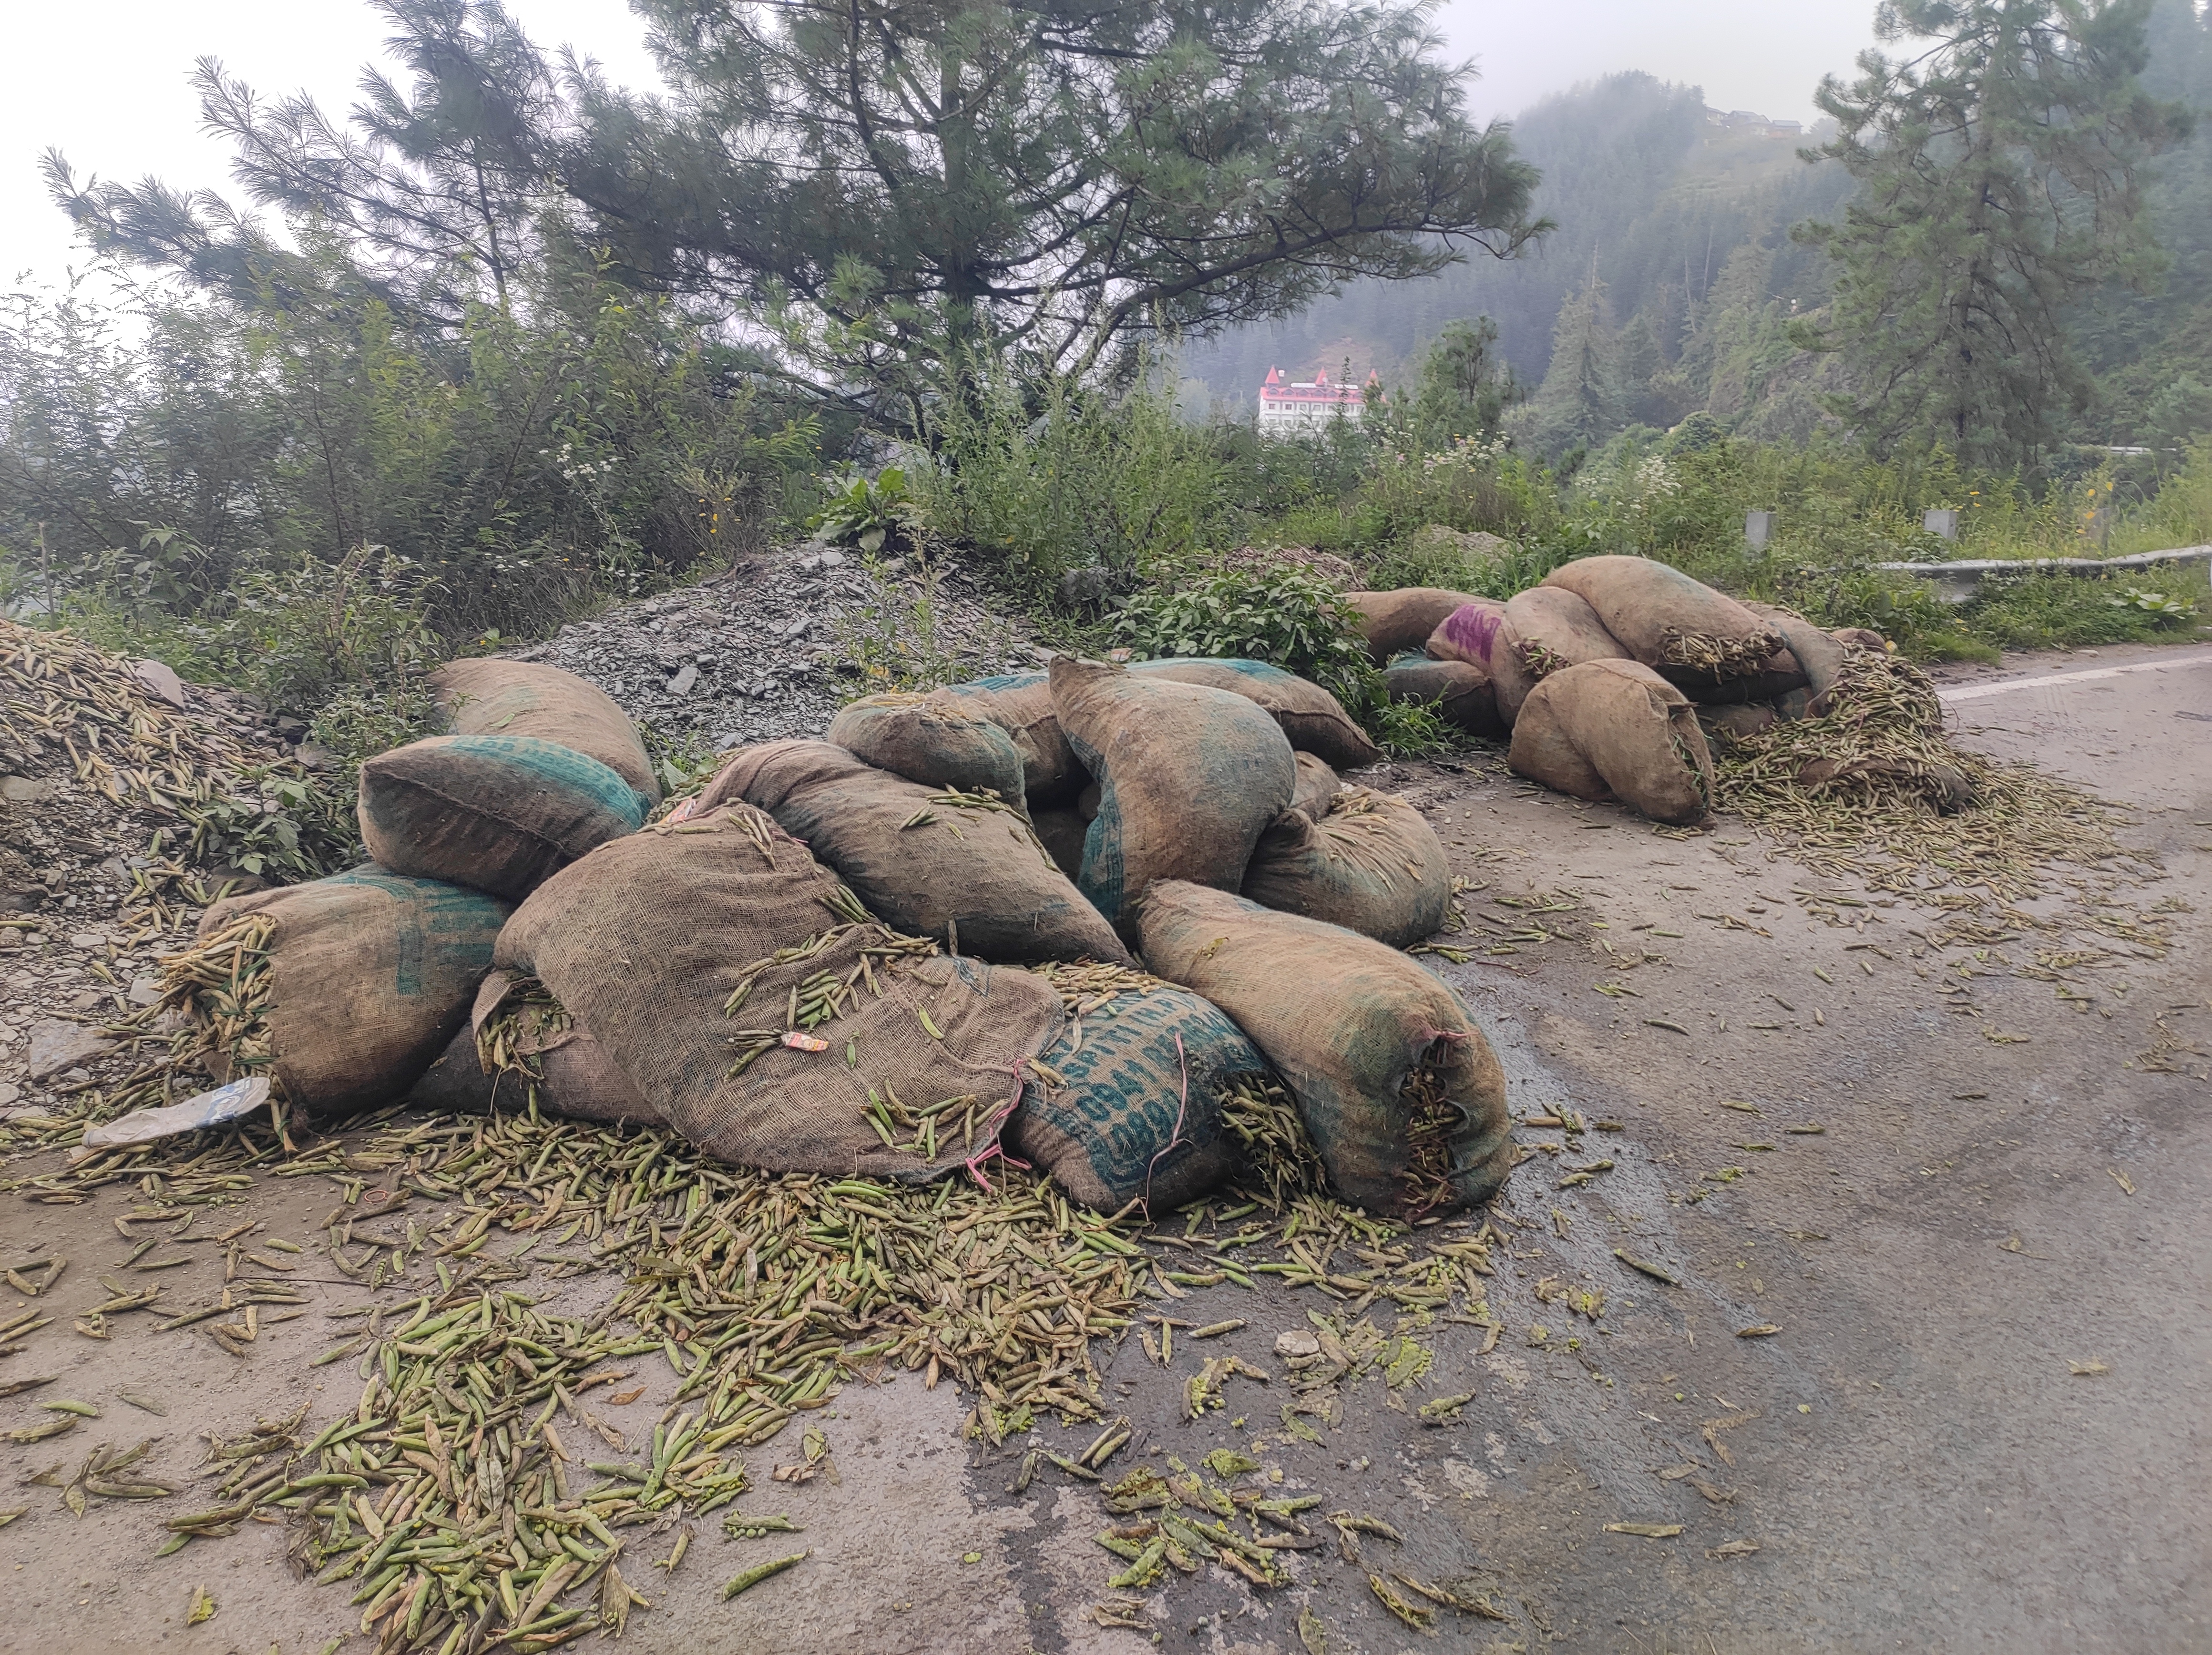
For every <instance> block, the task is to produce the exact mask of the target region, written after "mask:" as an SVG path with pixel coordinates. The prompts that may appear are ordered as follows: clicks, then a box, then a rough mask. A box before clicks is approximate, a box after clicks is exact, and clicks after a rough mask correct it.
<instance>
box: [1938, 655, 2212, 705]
mask: <svg viewBox="0 0 2212 1655" xmlns="http://www.w3.org/2000/svg"><path fill="white" fill-rule="evenodd" d="M2197 666H2212V654H2203V655H2172V656H2168V657H2166V658H2165V659H2163V660H2159V661H2134V662H2130V664H2128V665H2126V666H2124V667H2091V668H2089V669H2088V670H2087V671H2084V672H2046V673H2045V674H2043V675H2042V676H2039V677H2035V678H2008V679H2006V680H2005V681H2004V682H2002V683H1996V684H1962V685H1960V687H1959V688H1956V689H1939V690H1937V691H1936V696H1937V697H1938V698H1939V699H1940V700H1946V701H1978V700H1981V699H1982V697H1984V695H2002V694H2004V693H2005V692H2006V691H2008V690H2013V689H2040V688H2043V687H2044V686H2045V685H2046V684H2082V683H2087V682H2089V681H2090V680H2091V679H2093V678H2117V677H2118V676H2120V675H2121V674H2122V673H2124V672H2162V671H2164V670H2166V668H2168V667H2197Z"/></svg>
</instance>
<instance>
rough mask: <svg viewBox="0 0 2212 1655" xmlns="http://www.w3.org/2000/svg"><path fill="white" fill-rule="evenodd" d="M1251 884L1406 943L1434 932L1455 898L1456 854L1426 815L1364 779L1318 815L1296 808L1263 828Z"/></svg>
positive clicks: (1256, 893)
mask: <svg viewBox="0 0 2212 1655" xmlns="http://www.w3.org/2000/svg"><path fill="white" fill-rule="evenodd" d="M1244 894H1245V895H1246V896H1248V897H1249V898H1250V899H1251V900H1253V901H1255V902H1258V903H1261V904H1262V905H1263V906H1267V907H1270V908H1279V909H1280V910H1281V911H1282V912H1285V913H1298V914H1304V915H1305V916H1306V918H1310V919H1321V920H1326V921H1327V922H1328V924H1332V925H1341V926H1343V927H1344V928H1345V929H1346V930H1347V931H1358V933H1359V934H1360V935H1361V936H1363V937H1373V938H1374V939H1375V940H1376V942H1378V943H1388V944H1389V946H1390V947H1392V948H1394V949H1402V948H1405V947H1407V946H1408V945H1409V944H1411V943H1418V942H1419V941H1420V940H1421V939H1422V938H1423V937H1432V936H1434V935H1435V934H1436V932H1437V930H1438V929H1439V928H1440V927H1441V926H1442V925H1443V922H1444V912H1445V910H1446V909H1447V908H1448V907H1449V906H1450V903H1451V864H1450V861H1449V858H1447V857H1446V856H1445V854H1444V846H1443V840H1440V839H1438V838H1437V832H1436V829H1435V828H1433V827H1430V826H1429V824H1428V820H1427V818H1426V817H1425V816H1423V815H1421V813H1420V812H1419V810H1416V809H1414V808H1413V806H1412V805H1410V804H1408V803H1406V802H1405V800H1403V799H1401V798H1397V797H1393V796H1392V795H1390V794H1389V793H1378V792H1375V791H1372V790H1371V789H1369V788H1364V787H1357V788H1351V789H1348V790H1346V791H1344V792H1341V793H1339V794H1337V795H1336V796H1335V797H1334V798H1332V799H1331V800H1330V801H1329V803H1328V807H1327V808H1326V809H1323V810H1322V813H1321V815H1318V816H1309V815H1307V814H1306V813H1305V812H1304V811H1303V810H1297V809H1291V810H1286V811H1285V812H1284V813H1283V814H1282V815H1280V816H1279V817H1277V818H1276V819H1275V821H1274V822H1273V824H1271V825H1270V826H1269V827H1268V828H1267V832H1266V833H1264V834H1261V836H1260V843H1259V846H1258V848H1257V849H1255V851H1254V852H1253V853H1252V861H1251V864H1250V865H1249V867H1248V868H1247V869H1246V870H1245V872H1244Z"/></svg>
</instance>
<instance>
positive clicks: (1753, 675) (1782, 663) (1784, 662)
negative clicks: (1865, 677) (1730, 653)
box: [1659, 640, 1832, 706]
mask: <svg viewBox="0 0 2212 1655" xmlns="http://www.w3.org/2000/svg"><path fill="white" fill-rule="evenodd" d="M1831 641H1832V640H1831ZM1659 676H1661V677H1662V678H1664V679H1665V680H1666V681H1667V682H1668V683H1670V684H1672V685H1674V688H1677V689H1679V690H1680V691H1681V692H1682V693H1683V694H1686V695H1687V696H1688V697H1689V698H1690V699H1691V700H1693V701H1695V702H1697V703H1698V705H1699V706H1732V705H1734V704H1735V703H1738V702H1742V701H1758V702H1768V701H1774V700H1780V699H1781V698H1782V697H1783V696H1785V695H1789V694H1793V693H1794V692H1796V691H1797V690H1801V689H1803V688H1805V684H1806V680H1805V674H1804V672H1803V670H1802V669H1801V668H1800V667H1799V666H1798V664H1797V657H1796V654H1795V653H1794V652H1791V651H1790V650H1786V649H1778V650H1777V651H1775V652H1774V653H1773V654H1771V655H1770V656H1768V657H1767V658H1765V660H1764V661H1762V662H1760V663H1759V668H1758V670H1756V671H1753V672H1748V673H1746V674H1745V675H1744V676H1742V677H1741V678H1723V679H1722V680H1720V682H1717V683H1716V682H1714V681H1713V678H1712V676H1711V674H1710V673H1704V672H1698V671H1695V670H1692V669H1691V668H1689V667H1661V668H1660V669H1659Z"/></svg>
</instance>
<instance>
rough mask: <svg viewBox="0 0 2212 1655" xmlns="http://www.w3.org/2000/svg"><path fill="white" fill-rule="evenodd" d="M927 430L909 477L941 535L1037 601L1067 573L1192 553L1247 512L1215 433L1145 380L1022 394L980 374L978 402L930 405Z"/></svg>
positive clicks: (1230, 531) (1002, 378)
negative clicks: (928, 446) (1234, 502)
mask: <svg viewBox="0 0 2212 1655" xmlns="http://www.w3.org/2000/svg"><path fill="white" fill-rule="evenodd" d="M930 433H931V437H932V439H933V445H934V447H933V453H932V454H931V455H929V456H928V457H927V458H916V459H915V462H914V464H913V466H912V470H911V476H912V479H913V484H914V488H915V493H916V495H917V497H918V498H919V499H920V500H921V503H922V506H923V509H924V510H925V511H926V512H927V515H928V519H929V524H930V527H931V529H932V530H933V532H934V533H935V534H937V535H939V536H940V537H943V538H945V540H947V541H949V542H951V543H955V544H957V545H963V546H965V547H967V548H969V549H970V550H972V551H973V552H975V553H976V554H978V555H981V557H982V558H984V559H986V560H987V561H989V563H990V564H991V565H993V566H994V567H995V569H996V571H997V572H998V573H999V574H1000V576H1001V578H1003V579H1006V580H1007V581H1008V582H1010V583H1011V584H1012V585H1016V586H1018V587H1021V588H1024V589H1027V590H1029V591H1032V592H1033V593H1036V594H1039V595H1043V594H1048V593H1050V592H1052V591H1054V588H1055V586H1056V583H1057V582H1058V580H1059V579H1060V576H1061V575H1063V574H1066V573H1068V572H1069V571H1071V570H1075V569H1084V568H1106V569H1111V570H1116V571H1122V572H1133V571H1136V570H1138V569H1140V568H1144V567H1148V566H1150V565H1152V564H1153V563H1155V562H1163V563H1165V562H1173V561H1179V560H1182V559H1184V558H1187V557H1188V556H1189V555H1191V554H1192V553H1194V551H1195V550H1196V549H1198V548H1200V546H1204V545H1207V544H1214V543H1218V542H1217V541H1215V540H1214V539H1213V535H1214V532H1215V530H1217V528H1219V527H1221V526H1222V525H1224V524H1227V525H1229V526H1228V527H1227V528H1226V530H1225V533H1226V534H1227V535H1229V536H1234V535H1235V534H1236V533H1237V527H1236V525H1237V523H1239V522H1240V521H1241V520H1242V517H1243V513H1242V512H1239V511H1238V510H1237V509H1236V508H1235V507H1233V506H1231V504H1230V501H1229V490H1228V489H1227V488H1226V486H1225V475H1226V472H1225V464H1224V461H1223V459H1222V457H1221V453H1220V452H1219V445H1218V442H1217V441H1216V440H1215V437H1214V433H1211V432H1210V431H1209V430H1208V429H1207V428H1206V427H1200V426H1193V425H1190V424H1188V423H1187V422H1186V421H1183V420H1182V418H1181V417H1180V415H1178V414H1177V412H1176V408H1175V404H1174V403H1173V402H1172V400H1171V399H1170V397H1168V396H1167V395H1166V393H1165V391H1164V390H1162V389H1161V388H1160V387H1159V386H1158V385H1157V384H1156V383H1154V382H1153V380H1152V378H1151V377H1150V376H1148V375H1147V376H1141V377H1140V378H1139V380H1138V382H1137V384H1136V385H1134V386H1133V388H1131V389H1128V390H1126V391H1118V392H1117V391H1109V390H1106V389H1102V388H1100V387H1097V386H1091V385H1074V384H1067V383H1060V384H1057V385H1052V386H1050V387H1048V388H1047V389H1046V390H1045V391H1042V392H1041V393H1040V392H1034V391H1032V392H1028V393H1025V392H1024V391H1023V390H1022V388H1021V387H1019V386H1018V385H1017V384H1015V383H1014V381H1013V380H1012V377H1011V376H1010V375H1006V374H1004V373H981V374H979V375H978V378H977V383H976V385H975V395H974V397H972V399H970V400H969V402H967V403H947V404H946V405H945V406H944V407H941V408H939V409H935V410H933V413H932V415H931V427H930ZM1229 543H1231V544H1233V543H1235V542H1234V540H1233V539H1231V540H1230V541H1229Z"/></svg>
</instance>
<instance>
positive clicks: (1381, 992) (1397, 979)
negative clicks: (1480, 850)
mask: <svg viewBox="0 0 2212 1655" xmlns="http://www.w3.org/2000/svg"><path fill="white" fill-rule="evenodd" d="M1141 918H1142V938H1143V953H1144V956H1145V960H1146V963H1147V964H1148V965H1149V966H1150V967H1152V970H1153V971H1154V972H1156V973H1158V974H1159V975H1160V976H1162V977H1164V978H1166V979H1168V980H1169V981H1170V982H1173V983H1179V984H1181V985H1182V986H1184V987H1186V988H1188V989H1190V990H1191V991H1194V993H1197V994H1199V995H1201V996H1203V997H1205V998H1206V999H1207V1000H1210V1001H1212V1003H1214V1004H1215V1005H1217V1006H1218V1007H1220V1008H1221V1009H1222V1010H1224V1011H1225V1012H1226V1013H1228V1014H1229V1015H1230V1017H1231V1019H1232V1020H1234V1021H1235V1022H1236V1024H1237V1027H1238V1028H1241V1029H1243V1031H1244V1033H1245V1034H1247V1035H1249V1037H1250V1038H1251V1040H1252V1043H1253V1044H1254V1045H1255V1046H1258V1047H1259V1048H1260V1051H1261V1055H1263V1056H1264V1057H1266V1058H1267V1061H1268V1062H1269V1063H1270V1064H1273V1066H1274V1069H1275V1072H1276V1073H1277V1074H1278V1075H1279V1076H1280V1077H1281V1078H1282V1081H1283V1083H1284V1085H1285V1087H1287V1088H1289V1090H1290V1092H1291V1094H1292V1096H1293V1097H1294V1098H1295V1099H1296V1100H1297V1108H1298V1113H1299V1116H1300V1118H1302V1119H1303V1120H1304V1123H1305V1128H1306V1131H1307V1133H1308V1134H1309V1135H1310V1137H1312V1139H1313V1141H1314V1146H1315V1148H1316V1149H1317V1150H1318V1151H1319V1153H1320V1155H1321V1157H1322V1161H1323V1163H1324V1164H1325V1165H1326V1166H1327V1167H1328V1175H1329V1180H1330V1182H1331V1184H1333V1185H1334V1186H1335V1189H1336V1191H1337V1193H1338V1194H1340V1196H1342V1197H1344V1198H1345V1199H1346V1200H1347V1201H1352V1202H1357V1203H1358V1204H1360V1205H1361V1206H1364V1207H1365V1208H1367V1209H1369V1210H1370V1211H1371V1212H1380V1213H1388V1214H1391V1215H1398V1216H1406V1217H1413V1216H1421V1215H1428V1214H1432V1213H1438V1212H1445V1211H1449V1210H1451V1209H1455V1208H1457V1207H1461V1206H1464V1205H1466V1204H1468V1203H1472V1202H1477V1201H1480V1200H1483V1199H1485V1198H1486V1197H1488V1196H1490V1195H1491V1194H1492V1193H1493V1192H1494V1191H1496V1190H1497V1189H1498V1185H1500V1184H1502V1183H1503V1182H1504V1178H1505V1173H1506V1169H1507V1167H1510V1165H1511V1161H1512V1144H1511V1134H1512V1121H1511V1118H1510V1116H1509V1115H1508V1114H1507V1112H1506V1108H1505V1076H1504V1072H1503V1071H1502V1070H1500V1069H1499V1067H1498V1059H1497V1058H1496V1056H1495V1055H1494V1054H1493V1053H1492V1051H1491V1049H1490V1045H1489V1042H1487V1041H1486V1040H1484V1039H1483V1037H1482V1033H1481V1031H1480V1029H1479V1028H1477V1027H1476V1026H1475V1021H1474V1018H1473V1017H1471V1016H1470V1015H1468V1011H1467V1009H1466V1007H1464V1006H1463V1005H1462V1004H1461V1003H1460V1001H1459V997H1458V996H1456V995H1455V994H1454V993H1453V992H1452V991H1451V990H1450V989H1449V987H1447V986H1446V985H1444V983H1443V981H1442V980H1441V979H1438V978H1437V977H1435V976H1434V975H1432V974H1431V973H1429V972H1427V971H1425V970H1424V969H1423V968H1422V967H1420V966H1419V964H1418V963H1417V962H1415V961H1413V960H1411V959H1409V958H1407V956H1406V955H1403V954H1401V953H1399V952H1398V951H1397V950H1396V949H1389V948H1386V947H1384V946H1383V944H1382V943H1376V942H1374V941H1372V940H1370V938H1367V937H1360V936H1358V935H1355V934H1354V933H1353V932H1351V931H1346V930H1344V929H1342V928H1341V927H1340V926H1335V925H1328V924H1322V922H1320V921H1319V920H1315V919H1307V918H1301V917H1299V916H1297V915H1296V914H1287V913H1277V912H1273V911H1272V910H1270V909H1267V908H1263V907H1261V906H1259V905H1258V904H1256V903H1253V902H1248V901H1245V900H1243V899H1242V898H1241V897H1236V896H1231V895H1230V894H1227V893H1226V892H1223V891H1217V890H1211V889H1208V888H1206V887H1204V886H1199V885H1192V884H1188V883H1185V882H1182V881H1177V880H1161V881H1158V882H1155V883H1153V884H1152V886H1151V887H1150V888H1148V889H1147V890H1146V893H1145V896H1144V901H1143V904H1142V909H1141Z"/></svg>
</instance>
